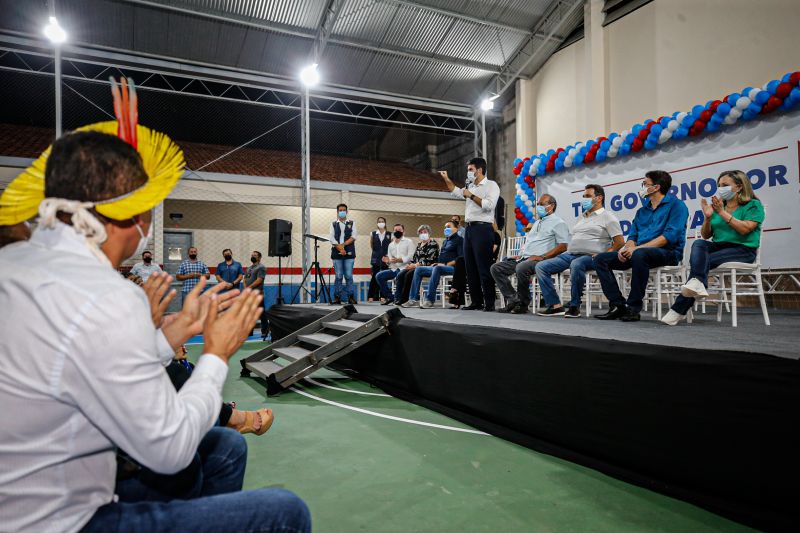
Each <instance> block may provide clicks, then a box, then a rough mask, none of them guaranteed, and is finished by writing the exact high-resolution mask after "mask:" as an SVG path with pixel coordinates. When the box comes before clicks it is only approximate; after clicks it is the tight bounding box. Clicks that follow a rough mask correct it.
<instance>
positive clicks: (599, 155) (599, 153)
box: [594, 150, 606, 163]
mask: <svg viewBox="0 0 800 533" xmlns="http://www.w3.org/2000/svg"><path fill="white" fill-rule="evenodd" d="M594 160H595V161H597V162H598V163H599V162H600V161H605V160H606V153H605V152H603V151H601V150H598V151H597V155H595V156H594Z"/></svg>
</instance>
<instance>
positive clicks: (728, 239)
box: [661, 170, 764, 326]
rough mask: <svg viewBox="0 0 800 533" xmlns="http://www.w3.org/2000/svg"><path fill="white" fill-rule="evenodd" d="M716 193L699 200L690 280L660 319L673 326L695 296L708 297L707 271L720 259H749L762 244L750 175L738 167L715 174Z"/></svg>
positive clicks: (758, 209) (761, 212) (759, 207)
mask: <svg viewBox="0 0 800 533" xmlns="http://www.w3.org/2000/svg"><path fill="white" fill-rule="evenodd" d="M717 195H718V196H712V197H711V204H709V203H708V202H707V201H706V200H705V199H702V200H700V205H701V207H702V209H703V215H704V216H705V220H704V221H703V226H702V227H701V228H700V235H701V236H702V237H703V238H702V239H697V240H696V241H694V244H692V253H691V256H690V258H689V268H690V270H689V281H687V282H686V284H685V285H684V286H683V287H681V294H680V296H678V298H677V299H676V300H675V303H674V304H673V305H672V309H670V311H669V312H668V313H667V314H666V315H664V317H663V318H662V319H661V321H662V322H663V323H665V324H667V325H670V326H675V325H676V324H678V322H680V321H681V320H683V319H685V318H686V313H687V312H688V311H689V309H691V308H692V306H693V305H694V302H695V300H702V299H705V298H707V297H708V290H707V287H708V272H709V271H710V270H711V269H714V268H717V267H718V266H720V265H721V264H723V263H730V262H737V263H752V262H754V261H755V260H756V254H757V252H758V247H759V246H760V244H761V223H762V222H763V221H764V205H763V204H762V203H761V201H760V200H759V199H758V198H757V197H756V195H755V194H753V187H752V185H751V184H750V179H749V178H748V177H747V175H746V174H745V173H744V172H742V171H741V170H729V171H725V172H723V173H722V174H720V175H719V178H717Z"/></svg>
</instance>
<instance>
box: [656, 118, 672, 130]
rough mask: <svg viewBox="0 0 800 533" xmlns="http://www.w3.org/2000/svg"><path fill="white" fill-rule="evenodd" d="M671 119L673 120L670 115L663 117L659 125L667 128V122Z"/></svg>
mask: <svg viewBox="0 0 800 533" xmlns="http://www.w3.org/2000/svg"><path fill="white" fill-rule="evenodd" d="M670 120H672V119H671V118H670V117H668V116H667V117H664V118H662V119H661V120H660V121H659V122H658V124H659V125H660V126H661V127H662V128H666V127H667V124H669V121H670Z"/></svg>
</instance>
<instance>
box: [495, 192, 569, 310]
mask: <svg viewBox="0 0 800 533" xmlns="http://www.w3.org/2000/svg"><path fill="white" fill-rule="evenodd" d="M556 207H558V206H557V203H556V199H555V198H553V197H552V196H550V195H549V194H543V195H541V196H540V197H539V199H538V201H537V202H536V217H537V220H536V221H535V222H533V223H532V224H529V225H528V228H527V231H528V235H527V236H526V237H525V243H524V244H523V245H522V249H521V250H520V255H518V256H514V257H505V258H503V260H502V261H499V262H497V263H495V264H493V265H492V267H491V268H490V269H489V271H490V272H491V273H492V278H494V281H495V283H496V284H497V287H498V288H499V289H500V293H501V294H502V295H503V297H504V298H505V300H506V306H505V307H503V308H500V309H498V310H497V312H498V313H513V314H515V315H517V314H521V313H527V312H528V306H529V305H530V303H531V277H532V276H533V274H534V273H535V272H536V265H537V264H538V263H539V262H540V261H545V260H547V259H552V258H553V257H555V256H557V255H559V254H561V253H564V252H566V251H567V243H569V227H568V226H567V223H566V222H564V220H563V219H562V218H561V217H559V216H558V215H556V214H555V213H556ZM514 275H516V277H517V288H516V290H515V289H514V287H513V286H512V285H511V276H514Z"/></svg>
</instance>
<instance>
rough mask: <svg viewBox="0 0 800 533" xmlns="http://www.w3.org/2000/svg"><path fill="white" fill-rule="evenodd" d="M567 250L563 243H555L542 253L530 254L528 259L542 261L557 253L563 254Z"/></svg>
mask: <svg viewBox="0 0 800 533" xmlns="http://www.w3.org/2000/svg"><path fill="white" fill-rule="evenodd" d="M566 251H567V245H566V244H565V243H561V244H556V245H555V246H554V247H553V248H551V249H549V250H548V251H546V252H545V253H543V254H542V255H532V256H531V257H529V258H528V261H544V260H546V259H552V258H554V257H555V256H557V255H559V254H563V253H564V252H566Z"/></svg>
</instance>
